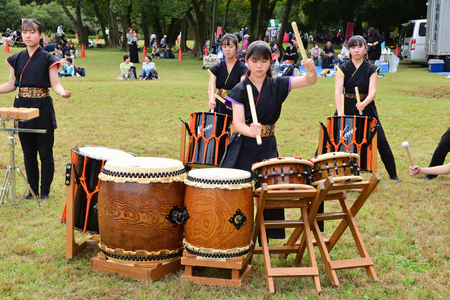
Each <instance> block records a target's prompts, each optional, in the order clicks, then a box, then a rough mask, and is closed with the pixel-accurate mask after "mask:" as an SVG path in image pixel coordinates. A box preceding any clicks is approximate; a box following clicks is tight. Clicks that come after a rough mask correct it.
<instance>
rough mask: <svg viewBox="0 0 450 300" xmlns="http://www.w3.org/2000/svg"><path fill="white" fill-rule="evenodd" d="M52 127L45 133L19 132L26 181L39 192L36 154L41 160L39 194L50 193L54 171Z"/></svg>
mask: <svg viewBox="0 0 450 300" xmlns="http://www.w3.org/2000/svg"><path fill="white" fill-rule="evenodd" d="M53 133H54V129H47V133H45V134H44V133H19V138H20V144H21V145H22V151H23V158H24V162H25V171H26V173H27V179H28V183H29V184H30V186H31V188H32V189H33V191H34V192H35V193H36V194H38V192H39V164H38V160H37V154H38V153H39V158H40V160H41V195H48V194H49V193H50V186H51V184H52V181H53V175H54V173H55V162H54V159H53V144H54V141H55V138H54V135H53Z"/></svg>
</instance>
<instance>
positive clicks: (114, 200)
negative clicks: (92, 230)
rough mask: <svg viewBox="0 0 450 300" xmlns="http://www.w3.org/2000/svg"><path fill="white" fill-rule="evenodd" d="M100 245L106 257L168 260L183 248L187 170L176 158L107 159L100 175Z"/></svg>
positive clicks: (128, 261) (127, 260)
mask: <svg viewBox="0 0 450 300" xmlns="http://www.w3.org/2000/svg"><path fill="white" fill-rule="evenodd" d="M99 178H100V180H101V181H102V185H101V188H100V191H99V198H98V220H99V228H100V232H101V242H100V244H99V246H100V248H101V249H102V251H103V253H104V254H105V255H106V256H107V257H108V259H110V260H113V261H116V262H119V263H124V264H135V263H148V262H152V261H158V262H168V261H172V260H175V259H177V258H178V257H180V256H181V254H182V251H183V245H182V239H183V223H184V221H185V220H186V219H187V218H189V215H188V214H187V212H186V210H185V208H184V192H185V185H184V179H185V178H186V170H185V168H184V166H183V164H182V163H181V162H180V161H178V160H173V159H167V158H156V157H133V158H129V159H113V160H109V161H108V162H107V163H106V164H105V166H104V168H103V171H102V173H101V174H100V175H99Z"/></svg>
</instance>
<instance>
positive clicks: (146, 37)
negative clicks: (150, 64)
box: [141, 13, 150, 48]
mask: <svg viewBox="0 0 450 300" xmlns="http://www.w3.org/2000/svg"><path fill="white" fill-rule="evenodd" d="M146 18H147V15H146V14H144V13H142V14H141V20H145V19H146ZM141 28H142V33H143V34H144V47H147V48H148V47H150V30H149V27H148V25H147V24H144V23H142V24H141Z"/></svg>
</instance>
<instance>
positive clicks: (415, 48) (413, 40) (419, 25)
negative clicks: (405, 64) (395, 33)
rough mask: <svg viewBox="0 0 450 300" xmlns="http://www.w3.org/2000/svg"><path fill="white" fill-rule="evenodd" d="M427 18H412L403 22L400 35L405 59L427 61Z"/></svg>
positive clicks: (419, 61) (418, 61)
mask: <svg viewBox="0 0 450 300" xmlns="http://www.w3.org/2000/svg"><path fill="white" fill-rule="evenodd" d="M426 25H427V19H420V20H410V21H408V23H404V24H402V26H403V28H402V31H401V32H400V36H399V44H400V45H401V50H402V51H401V55H402V58H403V60H405V61H410V62H413V63H427V54H426V53H425V39H426Z"/></svg>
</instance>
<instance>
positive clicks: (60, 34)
mask: <svg viewBox="0 0 450 300" xmlns="http://www.w3.org/2000/svg"><path fill="white" fill-rule="evenodd" d="M65 34H66V33H65V32H64V31H63V24H62V23H61V24H59V26H58V28H57V29H56V36H57V37H58V38H59V42H67V41H66V36H65Z"/></svg>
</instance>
